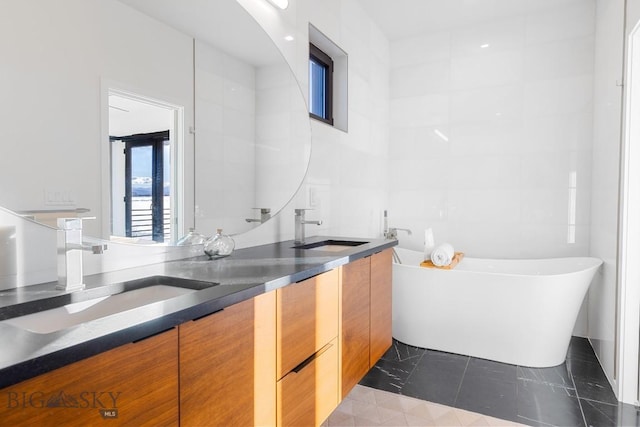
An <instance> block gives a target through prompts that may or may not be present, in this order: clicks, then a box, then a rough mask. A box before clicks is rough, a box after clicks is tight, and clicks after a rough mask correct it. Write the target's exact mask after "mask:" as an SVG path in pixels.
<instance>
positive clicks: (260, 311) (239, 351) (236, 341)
mask: <svg viewBox="0 0 640 427" xmlns="http://www.w3.org/2000/svg"><path fill="white" fill-rule="evenodd" d="M275 342H276V340H275V292H269V293H266V294H262V295H259V296H257V297H255V298H253V299H251V300H247V301H244V302H241V303H238V304H235V305H232V306H229V307H227V308H225V309H224V310H222V311H219V312H217V313H214V314H211V315H209V316H206V317H203V318H201V319H197V320H194V321H190V322H187V323H183V324H182V325H180V425H181V426H183V427H190V426H252V425H274V424H275V422H276V410H275V408H276V388H275V384H276V374H275V366H276V362H275Z"/></svg>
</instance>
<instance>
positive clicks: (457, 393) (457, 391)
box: [453, 356, 471, 409]
mask: <svg viewBox="0 0 640 427" xmlns="http://www.w3.org/2000/svg"><path fill="white" fill-rule="evenodd" d="M469 362H471V356H467V364H466V365H465V366H464V372H462V378H460V384H458V390H456V397H455V399H453V406H455V407H456V408H457V407H458V406H456V404H457V403H458V395H459V394H460V390H461V389H462V383H463V382H464V376H465V375H466V374H467V369H468V368H469ZM460 409H462V408H460Z"/></svg>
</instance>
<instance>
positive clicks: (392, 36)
mask: <svg viewBox="0 0 640 427" xmlns="http://www.w3.org/2000/svg"><path fill="white" fill-rule="evenodd" d="M575 1H593V0H360V4H361V6H362V8H363V9H364V10H365V11H366V12H367V13H368V14H369V16H370V17H371V18H372V19H373V20H374V21H375V22H377V23H378V25H379V26H380V29H381V30H382V31H383V32H384V33H385V35H386V36H387V38H388V39H389V40H390V41H393V40H397V39H401V38H405V37H409V36H413V35H417V34H424V33H430V32H436V31H441V30H445V29H448V28H452V27H461V26H465V25H468V24H470V23H473V22H481V21H488V20H492V19H497V18H507V17H509V16H515V15H522V14H526V13H532V12H536V11H540V10H544V9H548V8H554V7H558V6H560V5H562V4H564V3H571V2H575Z"/></svg>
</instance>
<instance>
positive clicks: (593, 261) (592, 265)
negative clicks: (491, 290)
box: [392, 247, 604, 277]
mask: <svg viewBox="0 0 640 427" xmlns="http://www.w3.org/2000/svg"><path fill="white" fill-rule="evenodd" d="M396 249H400V250H401V251H407V252H413V253H414V254H422V252H421V251H416V250H414V249H407V248H401V247H397V248H393V250H394V251H395V250H396ZM398 255H399V256H400V257H401V256H402V254H398ZM465 260H473V261H482V262H487V263H491V262H494V263H504V262H513V263H517V262H526V263H529V264H532V263H534V262H547V263H549V262H551V261H557V262H561V261H565V260H568V261H570V262H577V261H580V260H582V261H587V262H589V265H586V266H584V267H583V268H580V269H575V270H571V271H565V272H560V273H553V272H542V273H531V272H527V273H513V272H501V271H492V270H462V269H456V268H455V267H454V268H452V269H444V268H429V267H421V266H419V265H414V264H407V263H398V262H396V261H395V260H393V264H392V265H399V266H402V267H409V268H417V269H424V270H427V271H434V272H435V271H443V272H457V273H482V274H491V275H496V276H507V277H527V276H534V277H558V276H566V275H571V274H576V273H580V272H583V271H589V270H591V269H596V270H597V269H599V268H601V267H602V265H603V264H604V261H603V260H602V259H600V258H596V257H591V256H564V257H549V258H475V257H466V256H465V257H464V258H463V259H462V261H460V264H458V265H463V263H464V262H465Z"/></svg>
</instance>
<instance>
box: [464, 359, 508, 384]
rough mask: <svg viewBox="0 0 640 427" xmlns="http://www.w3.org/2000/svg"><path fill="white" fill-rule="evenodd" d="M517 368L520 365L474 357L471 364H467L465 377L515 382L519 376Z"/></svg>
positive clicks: (470, 360)
mask: <svg viewBox="0 0 640 427" xmlns="http://www.w3.org/2000/svg"><path fill="white" fill-rule="evenodd" d="M517 370H518V367H517V366H516V365H508V364H506V363H500V362H494V361H492V360H485V359H477V358H475V357H472V358H470V359H469V365H468V366H467V371H466V372H465V374H464V377H465V379H466V378H488V379H492V380H497V381H505V382H510V383H515V382H516V379H517V378H518V375H517Z"/></svg>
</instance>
